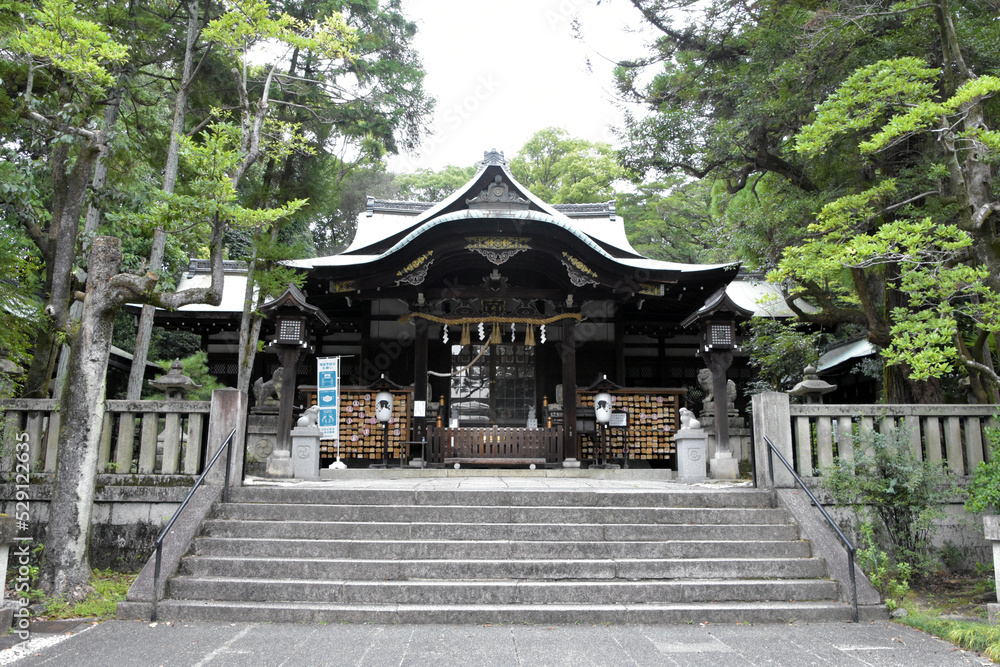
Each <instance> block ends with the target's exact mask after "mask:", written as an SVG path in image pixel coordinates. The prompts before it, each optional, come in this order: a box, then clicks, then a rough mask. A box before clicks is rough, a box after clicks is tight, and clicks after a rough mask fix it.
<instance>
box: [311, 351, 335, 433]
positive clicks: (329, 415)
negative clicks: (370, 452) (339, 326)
mask: <svg viewBox="0 0 1000 667" xmlns="http://www.w3.org/2000/svg"><path fill="white" fill-rule="evenodd" d="M316 370H317V377H316V386H317V389H318V391H317V394H316V405H317V406H319V430H320V431H321V432H322V433H323V436H322V437H323V439H324V440H336V439H338V438H339V437H340V429H338V428H337V425H338V423H339V422H340V402H339V401H338V400H337V399H338V397H339V396H340V357H323V358H320V359H317V360H316Z"/></svg>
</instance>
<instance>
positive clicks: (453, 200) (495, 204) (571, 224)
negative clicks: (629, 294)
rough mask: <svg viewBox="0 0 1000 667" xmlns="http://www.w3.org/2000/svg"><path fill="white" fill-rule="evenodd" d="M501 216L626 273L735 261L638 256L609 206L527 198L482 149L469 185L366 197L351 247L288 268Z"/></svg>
mask: <svg viewBox="0 0 1000 667" xmlns="http://www.w3.org/2000/svg"><path fill="white" fill-rule="evenodd" d="M490 218H504V219H509V220H522V221H525V222H532V223H539V224H542V225H552V227H553V228H554V229H557V230H564V231H565V232H568V233H570V234H572V235H574V236H575V237H577V238H578V239H580V241H582V242H583V243H584V244H585V245H587V246H589V247H590V248H591V249H592V250H593V251H594V252H595V253H597V254H599V255H602V256H603V257H605V258H607V259H609V260H611V261H613V262H615V263H617V264H619V265H622V266H623V267H627V268H630V269H643V270H648V271H654V272H655V271H668V272H680V273H686V272H700V271H713V270H717V269H729V270H732V271H734V272H735V267H736V264H735V263H729V264H714V265H704V264H679V263H675V262H661V261H659V260H653V259H648V258H646V257H643V256H642V255H640V254H639V253H638V252H636V250H635V249H634V248H633V247H632V245H631V243H629V241H628V238H627V237H626V235H625V224H624V221H623V220H622V219H621V218H620V217H618V216H617V215H616V214H615V208H614V203H613V202H607V203H598V204H566V205H564V204H560V205H551V204H547V203H546V202H544V201H542V200H541V199H539V198H538V197H537V196H535V195H534V194H532V193H531V192H530V191H529V190H528V189H527V188H526V187H524V186H523V185H521V184H520V183H519V182H518V181H517V180H516V179H515V178H514V177H513V175H512V174H511V173H510V169H509V165H508V163H507V161H506V160H505V159H504V156H503V153H500V152H497V151H488V152H486V153H485V154H484V157H483V160H482V162H480V163H479V169H478V170H477V172H476V174H475V175H474V176H473V177H472V178H471V179H469V181H468V182H467V183H466V184H465V185H464V186H462V187H461V188H459V189H458V190H456V191H455V192H454V193H452V194H451V195H450V196H449V197H447V198H446V199H444V200H442V201H440V202H437V203H434V204H427V203H423V202H399V201H390V200H379V199H370V200H369V206H368V210H367V211H366V212H365V213H363V214H361V216H359V219H358V228H357V231H356V232H355V236H354V240H353V241H352V243H351V245H350V246H349V247H348V248H347V249H346V250H345V251H343V252H342V253H339V254H337V255H331V256H328V257H316V258H312V259H304V260H296V261H292V262H289V265H291V266H294V267H297V268H303V269H313V268H319V267H348V266H357V265H364V264H368V263H371V262H374V261H376V260H379V259H382V258H384V257H387V256H388V255H392V254H394V253H396V252H399V251H401V250H402V249H404V248H406V247H407V246H408V245H409V244H410V243H411V242H412V241H413V240H415V239H416V238H418V237H420V236H422V235H423V234H425V233H426V232H428V231H430V230H432V229H435V228H437V227H439V226H442V225H449V226H450V225H452V224H461V223H462V221H467V220H483V219H490Z"/></svg>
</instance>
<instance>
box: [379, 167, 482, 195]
mask: <svg viewBox="0 0 1000 667" xmlns="http://www.w3.org/2000/svg"><path fill="white" fill-rule="evenodd" d="M475 174H476V168H475V167H474V166H472V167H456V166H454V165H448V166H447V167H445V168H444V169H441V170H439V171H434V170H433V169H417V170H416V171H415V172H413V173H411V174H397V175H396V178H395V179H394V181H393V182H394V183H395V184H396V185H397V186H398V187H399V196H400V198H401V199H406V200H416V201H425V202H438V201H441V200H442V199H444V198H445V197H447V196H448V195H450V194H451V193H453V192H454V191H455V190H457V189H458V188H460V187H462V186H463V185H465V184H466V183H467V182H468V181H469V179H470V178H472V177H473V176H475Z"/></svg>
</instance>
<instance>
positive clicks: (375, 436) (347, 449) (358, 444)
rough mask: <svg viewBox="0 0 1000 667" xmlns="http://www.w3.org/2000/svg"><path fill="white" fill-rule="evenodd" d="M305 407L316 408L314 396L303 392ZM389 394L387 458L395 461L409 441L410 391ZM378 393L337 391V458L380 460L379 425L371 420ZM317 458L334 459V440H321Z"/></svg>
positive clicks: (360, 390)
mask: <svg viewBox="0 0 1000 667" xmlns="http://www.w3.org/2000/svg"><path fill="white" fill-rule="evenodd" d="M304 391H305V394H306V402H307V405H315V404H316V392H315V390H313V391H310V390H308V389H304ZM389 393H391V394H392V421H390V422H389V431H388V439H389V458H390V459H398V458H399V448H400V443H401V442H406V441H408V440H409V439H410V426H411V423H412V408H413V390H412V389H408V388H406V389H397V390H393V391H390V392H389ZM376 395H378V391H377V390H374V389H368V388H366V387H341V389H340V458H342V459H353V458H356V459H381V458H382V424H380V423H379V421H378V420H377V419H376V418H375V396H376ZM319 454H320V457H321V458H322V459H333V458H334V457H335V456H336V455H337V443H336V441H334V440H321V441H320V446H319Z"/></svg>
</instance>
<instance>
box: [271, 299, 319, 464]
mask: <svg viewBox="0 0 1000 667" xmlns="http://www.w3.org/2000/svg"><path fill="white" fill-rule="evenodd" d="M259 310H260V312H261V314H262V315H264V317H266V318H268V319H270V320H272V321H273V322H274V336H273V337H272V339H271V341H270V342H269V343H268V349H272V350H274V352H275V353H276V354H277V355H278V358H279V359H281V395H280V397H279V404H278V432H277V436H276V442H275V446H274V451H273V452H271V454H270V455H269V456H268V457H267V474H268V476H271V477H291V476H292V475H293V474H294V471H293V469H292V460H291V456H292V454H291V431H292V410H293V409H294V407H295V375H296V373H295V371H296V366H297V365H298V360H299V354H300V353H301V352H302V351H303V350H307V351H308V350H310V342H309V341H310V324H311V323H313V322H316V323H318V324H319V325H320V326H326V325H327V324H329V323H330V318H328V317H327V316H326V314H325V313H323V311H322V310H320V309H319V308H317V307H316V306H314V305H312V304H310V303H307V302H306V297H305V295H304V294H303V293H302V291H301V290H300V289H299V288H298V287H296V286H295V285H293V284H289V285H288V289H286V290H285V291H284V293H283V294H282V295H281V296H279V297H278V298H277V299H274V300H273V301H269V302H267V303H265V304H263V305H261V306H260V308H259Z"/></svg>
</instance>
